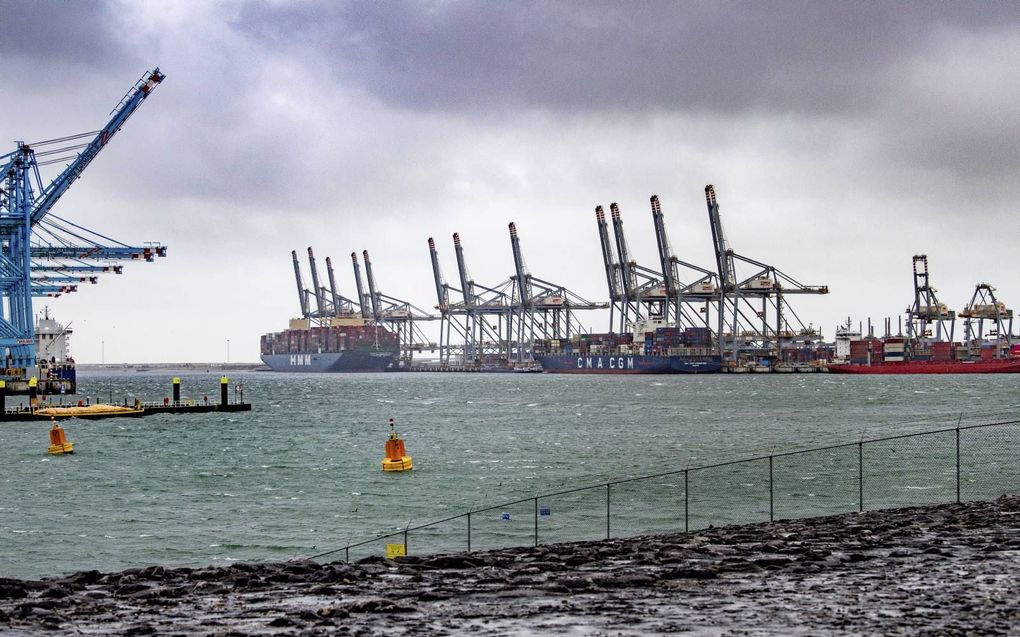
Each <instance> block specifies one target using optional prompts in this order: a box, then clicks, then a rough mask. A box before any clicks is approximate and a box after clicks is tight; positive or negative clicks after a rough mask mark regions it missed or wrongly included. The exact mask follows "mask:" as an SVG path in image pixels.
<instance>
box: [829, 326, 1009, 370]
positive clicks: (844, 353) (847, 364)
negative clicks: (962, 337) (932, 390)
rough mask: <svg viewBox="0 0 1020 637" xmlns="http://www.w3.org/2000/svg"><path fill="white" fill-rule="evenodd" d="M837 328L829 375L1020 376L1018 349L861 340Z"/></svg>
mask: <svg viewBox="0 0 1020 637" xmlns="http://www.w3.org/2000/svg"><path fill="white" fill-rule="evenodd" d="M860 336H861V335H860V333H858V332H852V331H850V330H849V329H847V328H841V329H840V330H837V332H836V355H835V357H834V359H833V361H832V362H830V363H829V364H828V369H829V373H831V374H997V373H998V374H1003V373H1006V374H1008V373H1014V374H1015V373H1020V345H1008V344H1005V343H1003V344H1000V343H998V342H992V341H989V342H974V343H970V344H964V343H952V342H948V341H934V342H928V343H925V342H924V341H922V340H918V339H910V338H906V337H902V336H895V337H885V338H877V337H874V336H869V337H867V338H861V337H860Z"/></svg>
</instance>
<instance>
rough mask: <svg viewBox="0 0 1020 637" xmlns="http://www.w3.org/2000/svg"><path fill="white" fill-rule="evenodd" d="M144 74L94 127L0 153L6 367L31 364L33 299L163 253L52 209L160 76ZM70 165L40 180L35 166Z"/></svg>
mask: <svg viewBox="0 0 1020 637" xmlns="http://www.w3.org/2000/svg"><path fill="white" fill-rule="evenodd" d="M163 78H164V75H163V73H161V72H160V71H159V69H158V68H156V69H154V70H152V71H149V72H147V73H146V74H145V75H144V76H143V77H142V78H141V79H140V80H138V82H136V83H135V84H134V86H133V87H132V88H131V89H130V90H129V91H128V92H127V94H126V95H125V96H124V97H123V98H122V99H121V101H120V103H119V104H118V105H117V107H116V108H114V109H113V111H112V113H111V117H110V120H109V121H108V122H107V123H106V125H105V126H103V128H102V129H100V130H98V131H92V132H88V133H82V134H79V135H71V136H68V137H61V138H58V139H50V140H45V141H42V142H35V143H31V144H29V143H25V142H23V141H17V142H15V145H16V149H15V150H14V152H11V153H8V154H6V155H0V180H2V181H0V295H2V299H0V352H2V353H5V354H6V367H7V368H8V369H11V368H20V369H25V368H31V367H34V366H35V364H36V361H35V338H34V337H35V334H34V324H33V313H32V297H35V296H59V295H61V294H64V293H67V292H74V291H76V290H77V286H78V284H79V283H95V282H96V281H97V276H96V275H98V274H101V273H114V274H120V273H121V266H120V265H112V264H111V263H110V262H112V261H121V260H141V261H153V260H154V259H155V257H163V256H166V247H165V246H163V245H160V244H158V243H151V244H146V245H144V246H141V247H134V246H129V245H127V244H124V243H121V242H119V241H116V240H114V239H111V238H110V237H107V236H105V235H103V234H100V233H98V232H95V231H92V230H89V229H87V228H83V227H82V226H80V225H78V224H76V223H73V222H72V221H70V220H68V219H66V218H63V217H59V216H57V215H56V214H54V213H53V208H54V206H55V205H56V203H57V202H58V201H59V200H60V198H61V197H62V196H63V195H64V193H65V192H67V189H68V188H70V187H71V184H73V183H74V182H75V181H76V180H77V179H78V178H79V177H81V174H82V172H84V170H85V169H86V168H87V167H88V166H89V164H91V163H92V160H94V159H95V158H96V156H97V155H99V153H100V151H102V150H103V148H105V147H106V144H107V143H109V141H110V139H111V138H113V136H114V135H115V134H116V133H117V131H119V130H120V129H121V127H122V126H123V125H124V122H126V121H127V119H128V118H129V117H130V116H131V114H132V113H134V112H135V110H137V109H138V107H139V106H141V104H142V102H144V101H145V99H146V98H147V97H148V96H149V95H150V94H151V93H152V91H153V90H154V89H155V88H156V87H157V86H158V85H159V84H160V82H162V81H163ZM63 162H69V163H67V165H66V166H65V167H64V169H63V170H62V171H61V172H60V173H59V174H58V175H57V176H56V177H55V178H54V179H53V180H52V181H51V182H49V184H48V185H47V184H45V182H44V181H43V178H42V173H41V172H40V170H39V169H40V167H42V166H47V165H54V164H60V163H63Z"/></svg>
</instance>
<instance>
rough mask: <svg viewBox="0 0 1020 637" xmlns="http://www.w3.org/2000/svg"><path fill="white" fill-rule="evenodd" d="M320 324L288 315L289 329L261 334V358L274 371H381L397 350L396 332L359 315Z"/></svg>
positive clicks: (397, 352)
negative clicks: (289, 317) (289, 318)
mask: <svg viewBox="0 0 1020 637" xmlns="http://www.w3.org/2000/svg"><path fill="white" fill-rule="evenodd" d="M321 321H322V323H323V324H322V325H313V324H312V320H311V319H291V321H290V327H289V329H287V330H285V331H283V332H275V333H272V334H265V335H263V336H262V341H261V349H262V362H264V363H265V364H266V365H268V366H269V368H270V369H271V370H273V371H275V372H382V371H386V370H387V369H389V368H391V367H393V366H394V364H395V363H396V361H397V357H398V355H399V353H400V343H399V339H398V338H397V335H396V334H394V333H393V332H391V331H390V330H388V329H386V328H385V327H383V326H381V325H378V324H374V323H370V322H368V321H366V320H365V319H364V318H362V317H361V316H356V315H355V316H344V317H338V316H334V317H330V318H327V319H322V320H321Z"/></svg>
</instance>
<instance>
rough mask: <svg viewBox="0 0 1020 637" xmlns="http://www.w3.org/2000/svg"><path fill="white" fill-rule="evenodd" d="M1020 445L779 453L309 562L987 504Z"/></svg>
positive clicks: (1000, 429) (975, 432)
mask: <svg viewBox="0 0 1020 637" xmlns="http://www.w3.org/2000/svg"><path fill="white" fill-rule="evenodd" d="M1018 444H1020V421H1008V422H996V423H988V424H980V425H968V426H965V427H961V426H957V427H954V428H950V429H938V430H934V431H925V432H920V433H909V434H901V435H896V436H888V437H884V438H873V439H868V440H864V439H862V440H860V441H859V442H853V443H847V444H841V445H833V446H829V447H819V448H816V449H808V450H802V451H792V452H786V453H772V454H770V455H768V456H758V457H753V458H745V459H742V460H735V461H730V462H722V463H717V464H709V465H703V466H691V467H687V468H684V469H677V470H675V471H669V472H664V473H657V474H653V475H646V476H640V477H635V478H627V479H624V480H617V481H613V482H607V483H603V484H597V485H589V486H582V487H577V488H573V489H568V490H563V491H558V492H554V493H545V494H542V495H537V496H533V497H528V498H522V499H518V500H514V501H511V502H504V503H502V504H497V505H493V506H490V507H487V508H484V509H473V510H471V511H469V512H466V513H461V514H458V515H453V516H450V517H447V518H443V519H441V520H435V521H432V522H428V523H425V524H418V525H415V526H410V525H408V526H407V527H406V528H404V529H400V530H396V531H391V532H389V533H386V534H383V535H379V536H376V537H373V538H370V539H365V540H359V541H356V542H348V543H347V544H346V545H344V546H341V547H338V548H334V549H330V550H328V551H324V552H322V553H318V554H316V555H313V556H311V557H312V559H319V558H326V557H329V558H330V559H343V560H345V561H348V562H351V561H357V560H360V559H362V558H365V557H370V556H389V557H393V556H394V555H402V554H407V555H410V554H417V555H425V554H437V553H452V552H461V551H468V552H470V551H481V550H488V549H500V548H512V547H520V546H539V545H542V544H555V543H562V542H579V541H590V540H600V539H610V538H621V537H629V536H635V535H644V534H649V533H690V532H694V531H697V530H700V529H705V528H708V527H709V526H722V525H729V524H746V523H752V522H768V521H774V520H778V519H796V518H809V517H818V516H824V515H833V514H837V513H849V512H853V511H867V510H874V509H887V508H894V507H904V506H916V505H925V504H939V503H949V502H963V501H968V500H986V499H991V498H995V497H998V496H1000V495H1003V494H1006V493H1015V492H1017V491H1018V490H1020V463H1018V462H1017V460H1018V455H1020V452H1018Z"/></svg>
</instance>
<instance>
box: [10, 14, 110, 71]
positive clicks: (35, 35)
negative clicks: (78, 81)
mask: <svg viewBox="0 0 1020 637" xmlns="http://www.w3.org/2000/svg"><path fill="white" fill-rule="evenodd" d="M127 48H128V47H126V46H125V44H124V42H123V39H122V37H121V34H120V33H118V21H117V20H116V19H115V12H114V10H113V7H112V6H111V5H109V4H104V3H95V2H59V1H57V0H38V1H33V2H24V1H14V0H0V57H2V58H3V59H4V60H6V61H8V62H9V61H10V60H11V59H17V58H21V59H29V60H33V61H35V62H37V63H39V64H40V65H42V64H43V63H46V64H62V65H73V66H84V67H87V68H99V67H105V66H109V65H111V64H112V65H116V64H117V63H118V61H119V60H123V58H124V57H125V56H126V52H127Z"/></svg>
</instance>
